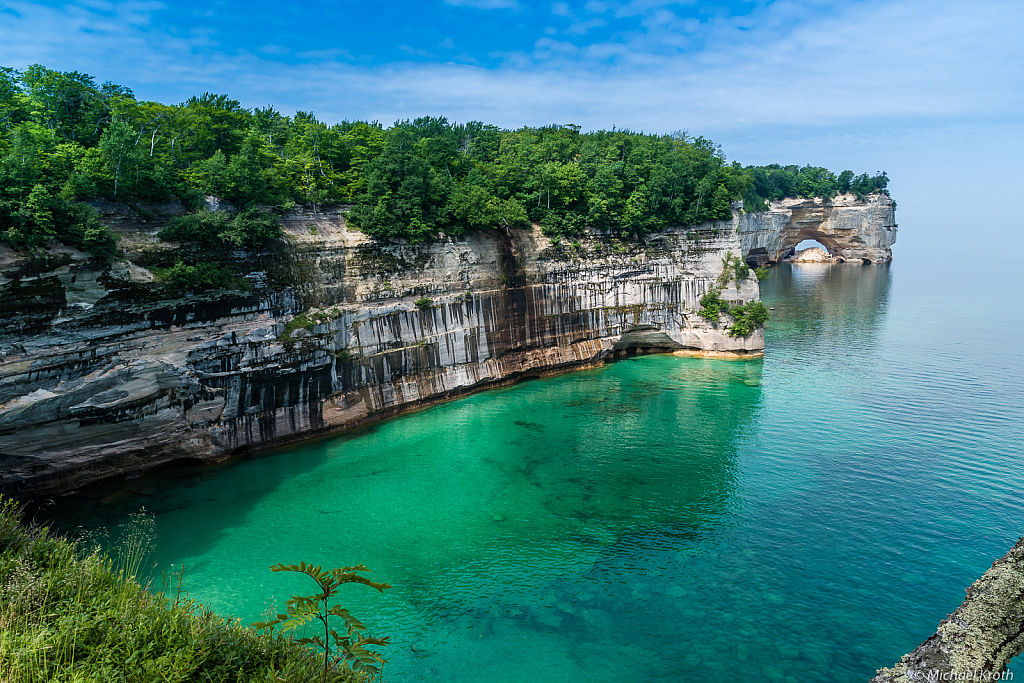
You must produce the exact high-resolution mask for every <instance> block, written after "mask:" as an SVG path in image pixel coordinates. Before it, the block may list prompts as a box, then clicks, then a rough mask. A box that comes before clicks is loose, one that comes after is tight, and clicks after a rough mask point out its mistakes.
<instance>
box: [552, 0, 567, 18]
mask: <svg viewBox="0 0 1024 683" xmlns="http://www.w3.org/2000/svg"><path fill="white" fill-rule="evenodd" d="M551 13H552V14H557V15H558V16H560V17H567V16H569V4H568V3H566V2H553V3H551Z"/></svg>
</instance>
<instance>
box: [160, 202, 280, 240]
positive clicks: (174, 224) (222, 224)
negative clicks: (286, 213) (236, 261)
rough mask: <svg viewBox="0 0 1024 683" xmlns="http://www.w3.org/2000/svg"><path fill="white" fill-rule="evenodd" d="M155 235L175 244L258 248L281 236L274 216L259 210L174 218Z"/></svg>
mask: <svg viewBox="0 0 1024 683" xmlns="http://www.w3.org/2000/svg"><path fill="white" fill-rule="evenodd" d="M157 236H158V237H159V238H160V239H162V240H167V241H175V242H193V243H196V244H202V245H227V246H236V247H253V248H259V247H266V246H267V245H269V244H270V243H271V242H272V241H273V240H275V239H277V238H278V237H280V236H281V225H280V223H279V222H278V220H277V217H276V216H274V215H273V214H269V213H265V212H263V211H260V210H258V209H247V210H245V211H241V212H239V213H237V214H235V215H234V216H232V215H230V214H228V213H227V212H224V211H215V212H214V211H200V212H198V213H192V214H187V215H185V216H175V217H174V218H172V219H171V220H170V221H168V222H167V225H166V226H164V228H162V229H161V230H160V232H159V233H157Z"/></svg>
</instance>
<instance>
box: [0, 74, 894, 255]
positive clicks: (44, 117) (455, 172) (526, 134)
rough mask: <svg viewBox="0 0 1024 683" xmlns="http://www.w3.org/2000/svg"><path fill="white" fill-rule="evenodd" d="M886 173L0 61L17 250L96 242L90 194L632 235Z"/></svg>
mask: <svg viewBox="0 0 1024 683" xmlns="http://www.w3.org/2000/svg"><path fill="white" fill-rule="evenodd" d="M887 183H888V178H887V176H886V174H885V173H878V174H875V175H868V174H866V173H863V174H860V175H854V173H853V172H851V171H843V172H842V173H840V174H839V175H838V176H836V174H834V173H832V172H830V171H828V170H827V169H824V168H820V167H814V166H780V165H771V166H756V167H755V166H741V165H740V164H739V163H738V162H732V163H728V162H727V161H726V158H725V155H724V153H723V152H722V149H721V148H720V147H719V146H718V145H716V144H714V143H713V142H711V141H710V140H707V139H706V138H703V137H699V136H698V137H692V136H690V135H688V134H686V133H674V134H671V135H650V134H643V133H637V132H633V131H628V130H616V129H613V130H610V131H606V130H603V131H596V132H589V133H584V132H581V130H580V128H579V126H574V125H552V126H544V127H540V128H530V127H527V128H520V129H518V130H507V129H502V128H499V127H496V126H492V125H487V124H484V123H480V122H475V121H471V122H469V123H462V124H460V123H455V122H450V121H448V120H447V119H446V118H444V117H424V118H418V119H415V120H407V121H399V122H397V123H395V124H394V125H393V126H391V127H389V128H385V127H384V126H382V125H381V124H379V123H377V122H366V121H342V122H340V123H335V124H328V123H326V122H323V121H320V120H318V119H317V118H316V116H315V115H313V114H312V113H311V112H302V111H300V112H296V113H295V115H294V116H285V115H283V114H281V113H280V112H278V111H276V110H275V109H274V108H273V107H269V106H268V107H265V108H256V109H248V108H245V107H243V106H242V105H241V104H240V103H239V101H238V100H234V99H231V98H230V97H229V96H227V95H222V94H212V93H204V94H202V95H199V96H197V97H192V98H189V99H188V100H186V101H185V102H182V103H180V104H176V105H167V104H161V103H159V102H144V101H139V100H138V99H136V97H135V96H134V94H133V92H132V91H131V89H129V88H127V87H124V86H120V85H116V84H113V83H110V82H106V83H102V84H98V83H97V82H96V80H95V78H93V77H92V76H90V75H88V74H82V73H79V72H77V71H73V72H60V71H55V70H52V69H48V68H46V67H44V66H41V65H38V64H35V65H32V66H30V67H28V68H26V69H25V70H23V71H18V70H16V69H12V68H7V67H0V241H3V242H6V243H8V244H11V245H13V246H16V247H19V248H30V247H34V246H37V245H39V244H41V243H42V242H43V241H45V240H47V239H51V238H55V239H61V240H63V241H65V242H69V243H73V244H78V245H79V246H82V247H84V248H91V249H95V250H97V253H99V252H103V253H107V254H109V253H112V248H113V247H112V241H111V240H112V238H110V239H106V238H103V239H100V238H101V237H102V236H101V235H99V234H98V233H97V230H100V228H99V227H98V225H99V224H98V222H97V221H96V219H95V216H94V215H92V214H90V213H89V211H88V210H87V207H83V206H82V205H81V204H79V202H82V201H85V200H91V199H97V198H108V199H116V200H121V201H126V202H129V203H131V202H144V201H165V200H173V199H178V200H181V201H183V202H184V203H185V204H186V205H187V206H190V207H193V208H198V207H200V206H201V203H202V202H201V199H202V196H203V195H216V196H218V197H221V198H224V199H227V200H230V201H232V202H234V203H235V204H236V205H238V207H239V208H240V209H245V208H252V207H253V206H256V205H260V206H262V207H264V208H267V207H270V208H276V209H278V210H283V209H287V208H288V207H290V206H293V205H295V204H297V203H299V204H307V203H346V204H350V205H352V209H351V212H350V222H351V223H352V224H353V225H355V226H357V227H358V228H359V229H361V230H363V231H364V232H366V233H368V234H370V235H372V236H373V237H375V238H380V239H384V238H389V237H405V238H409V239H412V240H420V239H427V238H429V237H430V236H432V235H435V234H437V233H442V232H443V233H448V234H454V235H457V234H462V233H465V232H467V231H472V230H490V229H497V230H508V229H510V228H514V227H519V226H525V225H528V224H529V223H530V222H537V223H539V224H540V225H541V226H542V227H543V229H544V230H545V232H547V233H548V234H553V235H556V234H565V235H570V234H573V233H577V232H579V231H580V230H582V229H584V228H585V227H595V228H599V229H604V230H611V231H615V232H617V233H620V234H622V235H624V236H628V235H633V236H636V235H640V234H643V233H646V232H649V231H652V230H658V229H660V228H663V227H666V226H669V225H692V224H697V223H701V222H704V221H708V220H719V219H728V218H730V217H731V215H732V206H733V205H732V204H731V202H733V201H735V200H739V199H742V200H743V203H744V208H745V210H748V211H758V210H764V209H765V208H767V203H768V202H769V201H772V200H778V199H782V198H784V197H813V196H823V197H834V196H835V195H836V194H837V193H846V192H852V193H855V194H856V195H858V196H863V195H866V194H869V193H873V192H886V185H887ZM211 225H212V224H211ZM90 235H91V237H90ZM90 239H91V240H92V241H91V242H88V240H90ZM104 240H106V241H104Z"/></svg>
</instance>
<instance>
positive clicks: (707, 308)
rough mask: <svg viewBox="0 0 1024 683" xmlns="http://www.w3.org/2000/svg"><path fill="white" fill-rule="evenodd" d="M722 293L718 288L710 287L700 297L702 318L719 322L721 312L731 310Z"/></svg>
mask: <svg viewBox="0 0 1024 683" xmlns="http://www.w3.org/2000/svg"><path fill="white" fill-rule="evenodd" d="M721 294H722V293H721V292H720V291H719V290H717V289H709V290H708V291H707V293H706V294H704V296H702V297H701V298H700V311H699V314H700V316H701V317H702V318H704V319H705V320H710V321H711V322H717V321H718V317H719V315H720V314H722V313H728V312H729V304H728V302H726V301H725V300H724V299H722V296H721Z"/></svg>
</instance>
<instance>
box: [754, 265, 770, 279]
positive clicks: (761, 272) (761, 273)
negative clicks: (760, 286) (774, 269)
mask: <svg viewBox="0 0 1024 683" xmlns="http://www.w3.org/2000/svg"><path fill="white" fill-rule="evenodd" d="M754 275H756V276H757V281H758V282H764V281H765V280H767V279H768V269H767V268H765V267H764V266H760V267H758V268H754Z"/></svg>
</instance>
